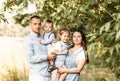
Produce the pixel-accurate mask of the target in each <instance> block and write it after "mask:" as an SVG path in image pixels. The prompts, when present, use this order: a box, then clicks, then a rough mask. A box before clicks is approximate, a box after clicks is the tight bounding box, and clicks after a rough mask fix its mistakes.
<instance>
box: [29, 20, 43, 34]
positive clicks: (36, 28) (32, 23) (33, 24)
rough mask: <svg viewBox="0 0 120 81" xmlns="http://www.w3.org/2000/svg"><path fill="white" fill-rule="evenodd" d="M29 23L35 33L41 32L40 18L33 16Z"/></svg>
mask: <svg viewBox="0 0 120 81" xmlns="http://www.w3.org/2000/svg"><path fill="white" fill-rule="evenodd" d="M29 25H30V27H31V29H32V31H33V32H34V33H37V34H38V33H39V32H40V29H41V21H40V19H39V18H32V19H31V21H30V24H29Z"/></svg>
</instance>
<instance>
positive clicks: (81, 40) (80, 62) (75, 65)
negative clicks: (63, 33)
mask: <svg viewBox="0 0 120 81" xmlns="http://www.w3.org/2000/svg"><path fill="white" fill-rule="evenodd" d="M72 40H73V45H72V47H71V48H70V49H69V53H68V55H67V57H66V61H65V66H64V67H63V68H60V69H59V70H58V71H59V72H60V73H61V74H66V73H67V76H66V78H65V80H64V81H78V80H79V76H80V72H81V70H82V68H83V66H84V65H85V63H86V59H85V51H86V50H87V47H86V38H85V35H84V33H83V32H82V31H81V30H75V31H74V32H73V37H72Z"/></svg>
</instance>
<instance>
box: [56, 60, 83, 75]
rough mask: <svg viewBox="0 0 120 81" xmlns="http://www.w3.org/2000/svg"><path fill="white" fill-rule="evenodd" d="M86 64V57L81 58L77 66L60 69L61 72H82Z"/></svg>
mask: <svg viewBox="0 0 120 81" xmlns="http://www.w3.org/2000/svg"><path fill="white" fill-rule="evenodd" d="M84 65H85V59H81V60H80V61H79V62H78V64H77V67H76V68H70V69H68V68H60V69H59V70H58V71H59V72H60V73H79V72H81V70H82V68H83V67H84Z"/></svg>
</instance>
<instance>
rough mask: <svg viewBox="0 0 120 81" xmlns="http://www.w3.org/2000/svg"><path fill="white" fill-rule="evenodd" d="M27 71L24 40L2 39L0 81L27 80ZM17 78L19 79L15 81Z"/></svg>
mask: <svg viewBox="0 0 120 81" xmlns="http://www.w3.org/2000/svg"><path fill="white" fill-rule="evenodd" d="M27 69H28V68H27V63H26V60H25V56H24V53H23V38H19V37H17V38H16V37H0V81H19V80H18V79H19V78H26V77H25V76H27V75H26V73H27V72H26V70H27ZM23 72H25V73H23ZM16 74H17V75H16ZM15 76H16V77H17V78H18V79H16V80H14V77H15Z"/></svg>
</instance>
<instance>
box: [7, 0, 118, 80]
mask: <svg viewBox="0 0 120 81" xmlns="http://www.w3.org/2000/svg"><path fill="white" fill-rule="evenodd" d="M12 1H14V0H7V2H9V4H8V5H6V4H5V8H6V9H7V8H12V7H11V6H12V5H13V4H15V5H17V1H16V0H15V1H14V2H12ZM23 1H24V2H25V1H26V0H23ZM29 1H31V0H28V2H29ZM10 2H11V3H10ZM15 2H16V3H15ZM33 2H34V3H35V4H36V6H37V12H36V13H33V14H38V15H40V16H41V18H42V19H51V20H53V22H54V24H55V28H59V27H64V26H68V27H70V28H71V30H72V29H73V28H76V27H79V28H82V29H83V30H84V31H85V34H86V36H87V40H88V53H89V55H90V56H93V57H94V58H100V59H101V61H103V62H104V65H105V66H107V67H109V68H111V69H112V70H113V71H114V72H115V73H116V77H117V78H120V72H119V70H120V66H119V63H120V61H119V58H120V42H119V41H120V0H72V1H71V0H67V1H66V0H40V1H39V0H35V1H33ZM20 4H22V3H20ZM20 4H19V5H20ZM24 4H27V1H26V2H25V3H24ZM19 5H18V6H19ZM23 7H24V6H23ZM23 7H22V8H23ZM6 9H5V10H6ZM21 15H22V14H21ZM19 17H21V18H19ZM19 17H18V16H17V18H16V17H15V18H16V19H18V21H19V23H22V24H24V26H25V25H26V20H27V21H28V18H25V17H29V16H27V15H23V16H20V15H19ZM23 18H24V19H26V20H22V19H23ZM19 19H20V20H19ZM99 63H100V62H99Z"/></svg>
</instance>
